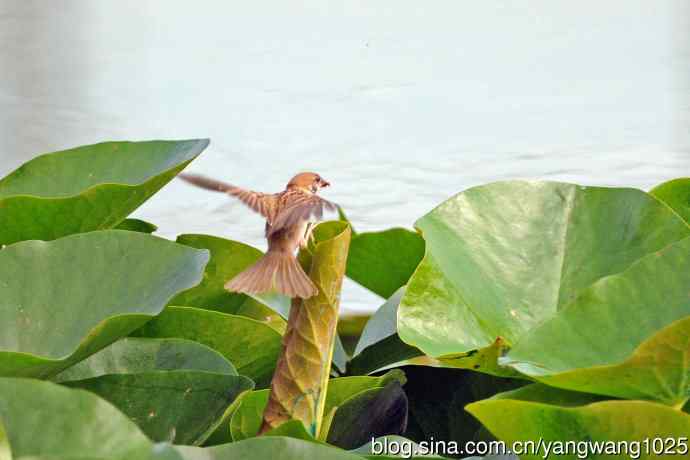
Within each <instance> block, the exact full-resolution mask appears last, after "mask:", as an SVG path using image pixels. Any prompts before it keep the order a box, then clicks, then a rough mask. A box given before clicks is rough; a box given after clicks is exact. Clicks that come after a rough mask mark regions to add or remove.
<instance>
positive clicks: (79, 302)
mask: <svg viewBox="0 0 690 460" xmlns="http://www.w3.org/2000/svg"><path fill="white" fill-rule="evenodd" d="M207 260H208V253H207V252H206V251H200V250H196V249H192V248H188V247H186V246H182V245H179V244H176V243H173V242H171V241H167V240H164V239H161V238H157V237H154V236H150V235H146V234H142V233H136V232H126V231H121V230H105V231H100V232H91V233H83V234H78V235H72V236H68V237H65V238H61V239H58V240H55V241H51V242H43V241H25V242H21V243H17V244H13V245H10V246H7V247H6V248H5V249H3V250H0V324H2V325H3V333H2V334H1V335H0V375H3V376H27V377H28V376H31V377H42V378H46V377H51V376H53V375H55V374H57V373H58V372H60V371H62V370H63V369H66V368H68V367H69V366H71V365H73V364H75V363H77V362H79V361H81V360H83V359H85V358H87V357H88V356H90V355H92V354H93V353H95V352H97V351H99V350H100V349H102V348H104V347H105V346H107V345H109V344H110V343H112V342H114V341H116V340H117V339H119V338H120V337H123V336H126V335H127V334H129V333H130V332H131V331H133V330H134V329H136V328H138V327H140V326H141V325H142V324H143V323H145V322H146V321H148V320H149V319H150V318H151V317H152V316H154V315H157V314H158V313H160V312H161V311H162V310H163V307H164V305H165V304H166V303H167V302H168V300H169V299H170V298H171V297H172V296H173V295H175V294H176V293H178V292H180V291H182V290H184V289H187V288H189V287H191V286H194V285H195V284H197V283H198V282H199V280H200V279H201V275H202V273H203V269H204V265H205V264H206V261H207Z"/></svg>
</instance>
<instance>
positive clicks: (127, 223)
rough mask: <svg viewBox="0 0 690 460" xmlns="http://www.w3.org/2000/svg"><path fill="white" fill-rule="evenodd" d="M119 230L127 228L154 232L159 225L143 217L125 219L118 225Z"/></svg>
mask: <svg viewBox="0 0 690 460" xmlns="http://www.w3.org/2000/svg"><path fill="white" fill-rule="evenodd" d="M115 228H116V229H117V230H127V231H130V232H139V233H153V232H155V231H156V230H158V227H157V226H155V225H153V224H152V223H150V222H146V221H145V220H141V219H125V220H123V221H122V222H120V223H119V224H118V225H117V226H116V227H115Z"/></svg>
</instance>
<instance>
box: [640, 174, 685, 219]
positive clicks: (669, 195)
mask: <svg viewBox="0 0 690 460" xmlns="http://www.w3.org/2000/svg"><path fill="white" fill-rule="evenodd" d="M649 194H650V195H652V196H653V197H655V198H656V199H658V200H660V201H663V202H664V203H666V204H667V205H668V206H670V207H671V208H672V209H673V210H674V211H675V212H676V213H678V215H679V216H680V217H682V218H683V219H685V222H687V223H688V224H690V177H685V178H682V179H674V180H670V181H668V182H664V183H663V184H660V185H657V186H656V187H654V188H653V189H652V191H651V192H649Z"/></svg>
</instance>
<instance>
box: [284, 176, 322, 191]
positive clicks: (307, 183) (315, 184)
mask: <svg viewBox="0 0 690 460" xmlns="http://www.w3.org/2000/svg"><path fill="white" fill-rule="evenodd" d="M329 185H331V184H330V183H329V182H327V181H325V180H324V179H323V178H322V177H321V176H319V175H318V174H316V173H312V172H303V173H299V174H297V175H296V176H295V177H293V178H292V179H290V182H288V184H287V188H288V189H294V188H299V189H302V190H305V191H308V192H311V193H316V192H318V191H319V189H321V188H323V187H328V186H329Z"/></svg>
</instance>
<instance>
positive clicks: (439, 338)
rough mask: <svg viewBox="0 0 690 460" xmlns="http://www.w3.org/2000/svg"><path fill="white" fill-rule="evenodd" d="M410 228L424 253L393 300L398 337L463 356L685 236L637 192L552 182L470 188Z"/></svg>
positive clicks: (688, 232)
mask: <svg viewBox="0 0 690 460" xmlns="http://www.w3.org/2000/svg"><path fill="white" fill-rule="evenodd" d="M416 226H417V227H418V228H419V230H420V231H421V232H422V233H423V236H424V238H425V240H426V254H425V256H424V260H423V262H422V263H421V264H420V266H419V267H418V268H417V270H416V272H415V274H414V275H413V277H412V279H411V280H410V282H409V284H408V287H407V289H406V291H405V295H404V297H403V299H402V301H401V304H400V308H399V312H398V327H399V331H398V332H399V334H400V337H401V338H402V340H404V341H405V342H407V343H409V344H411V345H413V346H416V347H418V348H420V349H421V350H422V351H424V352H425V353H426V354H428V355H431V356H442V355H446V354H458V353H463V354H471V353H474V350H478V349H484V348H486V347H488V346H489V345H490V344H491V343H493V342H494V341H495V340H496V338H497V337H500V338H501V340H502V341H504V342H506V343H507V344H508V345H513V344H515V343H517V342H518V340H520V338H522V337H523V336H524V335H525V334H526V333H528V332H529V331H530V330H532V329H533V328H535V327H536V326H538V325H539V324H541V323H542V322H544V321H545V320H548V319H549V318H552V317H554V316H555V315H557V314H558V313H559V311H560V310H562V309H563V308H564V307H565V306H566V305H568V304H569V303H571V302H572V301H573V300H575V299H576V298H577V296H578V295H580V294H581V293H582V292H583V291H584V290H585V289H587V288H588V287H589V286H591V285H592V284H594V283H596V282H597V281H598V280H601V279H602V278H604V277H607V276H609V275H614V274H617V273H621V272H622V271H624V270H626V269H627V268H628V267H630V266H631V265H633V264H634V263H635V262H637V261H638V260H640V259H641V258H643V257H645V256H647V255H649V254H654V253H656V252H657V251H659V250H661V249H663V248H665V247H666V246H668V245H669V244H672V243H674V242H676V241H679V240H681V239H683V238H685V237H687V236H690V226H688V225H686V224H685V222H683V220H682V219H680V218H679V217H678V215H677V214H675V213H674V212H673V211H672V210H671V209H669V208H668V207H667V206H666V205H664V204H663V203H661V202H659V201H658V200H656V199H655V198H653V197H651V196H649V195H647V194H646V193H644V192H642V191H639V190H634V189H612V188H599V187H582V186H577V185H571V184H563V183H554V182H523V181H510V182H499V183H494V184H489V185H485V186H480V187H475V188H472V189H469V190H467V191H465V192H463V193H460V194H458V195H456V196H455V197H453V198H451V199H449V200H448V201H446V202H445V203H443V204H441V205H440V206H439V207H438V208H436V209H434V210H433V211H432V212H431V213H429V214H427V215H426V216H424V217H423V218H421V219H420V220H418V221H417V223H416ZM660 270H664V268H663V267H662V266H660ZM655 278H657V279H664V278H665V272H664V275H661V274H659V273H657V274H656V275H655ZM672 278H673V279H676V280H678V281H680V279H679V278H678V277H672ZM655 308H656V305H655V306H654V307H652V311H653V310H654V309H655ZM640 313H641V314H644V313H643V312H640ZM583 324H584V323H583ZM613 326H614V325H612V327H613ZM660 326H661V325H660ZM582 348H583V349H584V348H586V347H582ZM552 351H553V350H551V349H545V350H543V352H544V353H545V354H550V353H552ZM454 364H455V365H459V366H462V365H463V364H462V360H461V359H456V362H455V363H454ZM468 367H471V366H468ZM485 370H488V371H491V370H490V369H485Z"/></svg>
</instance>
